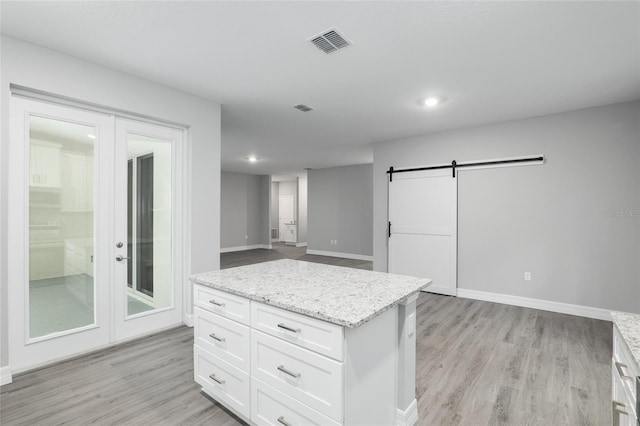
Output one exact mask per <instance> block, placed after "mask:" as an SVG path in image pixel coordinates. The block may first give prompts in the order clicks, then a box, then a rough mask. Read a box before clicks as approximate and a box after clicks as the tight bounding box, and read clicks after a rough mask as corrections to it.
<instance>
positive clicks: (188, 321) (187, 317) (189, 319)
mask: <svg viewBox="0 0 640 426" xmlns="http://www.w3.org/2000/svg"><path fill="white" fill-rule="evenodd" d="M182 322H183V323H184V325H186V326H187V327H193V314H184V318H183V319H182Z"/></svg>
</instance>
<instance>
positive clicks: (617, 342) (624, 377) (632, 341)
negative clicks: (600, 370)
mask: <svg viewBox="0 0 640 426" xmlns="http://www.w3.org/2000/svg"><path fill="white" fill-rule="evenodd" d="M611 316H612V318H613V324H614V325H613V355H612V358H611V379H612V388H611V396H612V402H613V404H612V413H613V418H612V424H613V425H614V426H623V425H624V426H637V425H638V424H640V398H639V395H638V394H639V392H640V389H639V388H640V315H639V314H632V313H626V312H612V313H611Z"/></svg>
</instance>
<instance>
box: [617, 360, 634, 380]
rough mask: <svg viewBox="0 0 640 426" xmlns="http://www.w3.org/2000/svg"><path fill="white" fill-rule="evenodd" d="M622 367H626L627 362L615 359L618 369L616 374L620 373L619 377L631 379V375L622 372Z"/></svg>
mask: <svg viewBox="0 0 640 426" xmlns="http://www.w3.org/2000/svg"><path fill="white" fill-rule="evenodd" d="M623 368H628V366H627V364H623V363H621V362H617V361H616V370H618V374H619V375H620V377H621V378H623V379H627V380H633V377H631V376H627V375H626V374H624V371H622V369H623Z"/></svg>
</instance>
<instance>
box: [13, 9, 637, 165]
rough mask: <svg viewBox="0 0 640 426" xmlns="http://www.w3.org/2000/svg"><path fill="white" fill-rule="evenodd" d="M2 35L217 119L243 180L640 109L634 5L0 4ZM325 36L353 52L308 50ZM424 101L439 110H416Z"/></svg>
mask: <svg viewBox="0 0 640 426" xmlns="http://www.w3.org/2000/svg"><path fill="white" fill-rule="evenodd" d="M1 23H2V32H3V33H4V34H7V35H10V36H12V37H16V38H20V39H24V40H27V41H30V42H33V43H36V44H39V45H43V46H46V47H49V48H52V49H55V50H58V51H61V52H65V53H68V54H71V55H73V56H77V57H81V58H84V59H87V60H89V61H92V62H96V63H99V64H102V65H104V66H106V67H109V68H113V69H117V70H122V71H125V72H128V73H131V74H134V75H137V76H140V77H143V78H146V79H149V80H152V81H156V82H159V83H162V84H165V85H168V86H172V87H175V88H179V89H182V90H184V91H187V92H191V93H194V94H197V95H198V96H201V97H204V98H208V99H211V100H213V101H216V102H220V103H222V105H223V106H222V167H223V169H224V170H229V171H237V172H247V173H256V174H273V173H277V174H297V173H298V172H300V171H301V169H302V168H305V167H310V168H322V167H330V166H339V165H347V164H358V163H366V162H371V161H372V149H371V143H374V142H379V141H385V140H393V139H398V138H402V137H406V136H412V135H418V134H424V133H431V132H439V131H443V130H448V129H455V128H462V127H469V126H474V125H480V124H485V123H492V122H498V121H505V120H512V119H518V118H524V117H532V116H537V115H543V114H549V113H555V112H560V111H568V110H575V109H580V108H585V107H591V106H596V105H605V104H611V103H615V102H622V101H629V100H634V99H639V98H640V2H637V1H632V2H607V1H605V2H575V1H569V2H559V1H555V2H517V1H512V2H444V1H443V2H328V1H320V2H301V1H300V2H238V1H235V2H155V1H146V2H99V1H96V2H7V1H3V2H2V22H1ZM330 27H336V28H338V29H339V30H340V31H341V32H342V33H343V34H344V35H345V36H346V37H347V38H349V39H350V40H351V41H352V42H353V43H354V46H351V47H348V48H345V49H342V50H340V51H338V52H336V53H332V54H329V55H326V54H324V53H322V52H321V51H319V50H317V49H316V48H315V47H313V46H312V45H311V44H309V43H307V42H306V41H305V40H306V39H307V38H309V37H310V36H312V35H315V34H317V33H319V32H321V31H323V30H325V29H328V28H330ZM427 95H437V96H441V97H444V98H446V102H444V103H443V104H442V105H440V106H439V107H437V108H434V109H429V110H426V109H423V108H421V107H419V106H418V105H417V101H418V99H420V98H424V97H425V96H427ZM297 103H304V104H307V105H311V106H313V107H315V108H316V111H312V112H308V113H303V112H300V111H298V110H295V109H293V108H291V106H292V105H294V104H297ZM250 154H254V155H256V156H258V158H259V159H260V160H259V161H258V162H256V163H253V164H250V163H248V162H247V161H246V160H245V159H246V157H247V156H248V155H250Z"/></svg>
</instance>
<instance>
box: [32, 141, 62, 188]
mask: <svg viewBox="0 0 640 426" xmlns="http://www.w3.org/2000/svg"><path fill="white" fill-rule="evenodd" d="M60 161H61V151H60V146H59V145H56V144H51V143H49V142H40V141H32V142H31V146H30V154H29V184H30V185H31V186H38V187H43V188H60Z"/></svg>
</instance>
